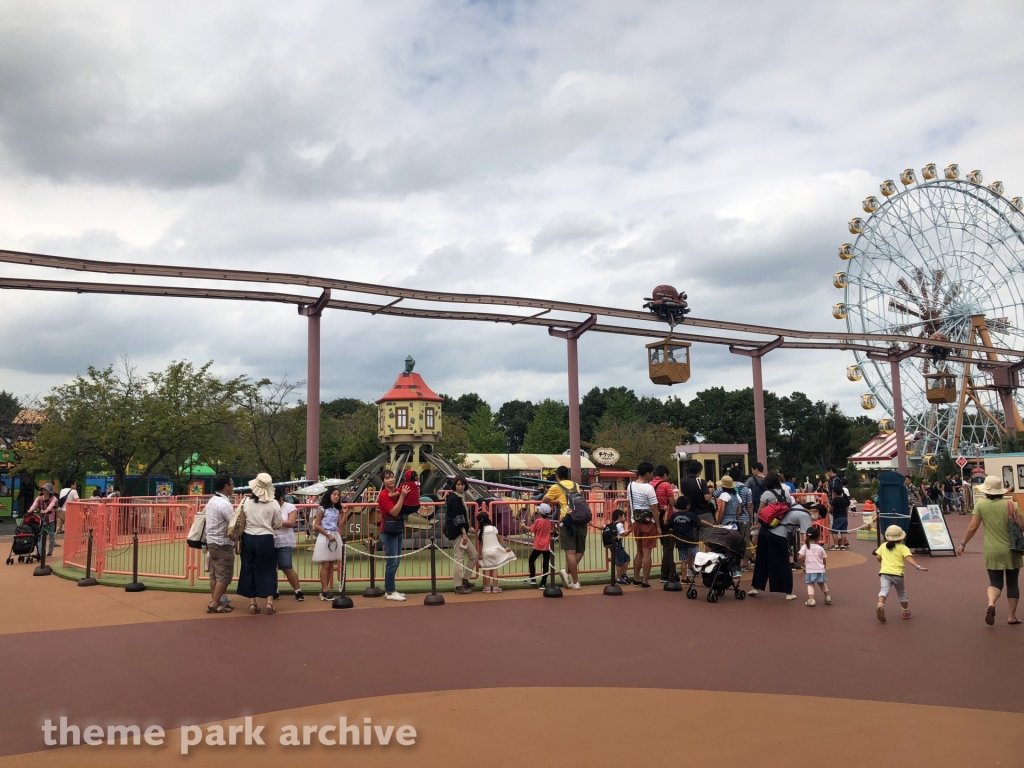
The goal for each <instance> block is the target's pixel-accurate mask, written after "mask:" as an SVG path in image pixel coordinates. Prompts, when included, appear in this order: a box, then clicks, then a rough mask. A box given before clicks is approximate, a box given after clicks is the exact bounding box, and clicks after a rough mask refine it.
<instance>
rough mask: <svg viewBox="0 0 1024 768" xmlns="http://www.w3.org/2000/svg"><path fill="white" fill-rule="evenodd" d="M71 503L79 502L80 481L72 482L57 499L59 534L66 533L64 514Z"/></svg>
mask: <svg viewBox="0 0 1024 768" xmlns="http://www.w3.org/2000/svg"><path fill="white" fill-rule="evenodd" d="M69 501H78V481H77V480H72V481H71V482H70V483H68V487H67V488H65V489H64V490H62V491H61V492H60V496H58V497H57V533H64V514H65V509H66V506H65V505H66V504H67V503H68V502H69Z"/></svg>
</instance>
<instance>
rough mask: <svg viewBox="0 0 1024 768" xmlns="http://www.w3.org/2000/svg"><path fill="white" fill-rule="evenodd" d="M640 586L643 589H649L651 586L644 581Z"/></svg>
mask: <svg viewBox="0 0 1024 768" xmlns="http://www.w3.org/2000/svg"><path fill="white" fill-rule="evenodd" d="M640 586H641V587H643V588H644V589H650V588H651V585H650V584H648V583H647V582H646V581H645V582H644V583H643V584H641V585H640Z"/></svg>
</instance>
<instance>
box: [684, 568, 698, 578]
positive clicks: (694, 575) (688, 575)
mask: <svg viewBox="0 0 1024 768" xmlns="http://www.w3.org/2000/svg"><path fill="white" fill-rule="evenodd" d="M686 578H687V579H688V580H690V581H693V580H694V579H695V578H697V574H696V573H694V572H693V571H692V570H689V569H687V571H686Z"/></svg>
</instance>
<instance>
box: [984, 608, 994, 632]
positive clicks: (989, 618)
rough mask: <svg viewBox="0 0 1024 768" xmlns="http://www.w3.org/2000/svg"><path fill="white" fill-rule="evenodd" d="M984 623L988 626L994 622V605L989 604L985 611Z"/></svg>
mask: <svg viewBox="0 0 1024 768" xmlns="http://www.w3.org/2000/svg"><path fill="white" fill-rule="evenodd" d="M985 623H986V624H988V625H989V626H990V627H991V626H992V625H993V624H995V623H996V607H995V606H994V605H990V606H989V607H988V609H987V610H986V611H985Z"/></svg>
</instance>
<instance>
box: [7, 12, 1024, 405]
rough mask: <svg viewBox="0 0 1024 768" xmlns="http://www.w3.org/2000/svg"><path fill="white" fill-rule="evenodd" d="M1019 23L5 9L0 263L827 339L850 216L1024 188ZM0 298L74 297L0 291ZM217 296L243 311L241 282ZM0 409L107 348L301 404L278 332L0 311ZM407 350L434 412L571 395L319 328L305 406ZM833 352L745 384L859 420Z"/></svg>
mask: <svg viewBox="0 0 1024 768" xmlns="http://www.w3.org/2000/svg"><path fill="white" fill-rule="evenodd" d="M1022 29H1024V6H1022V5H1021V4H1019V3H1010V2H1006V3H988V2H972V3H954V2H934V1H932V2H921V3H911V2H901V3H885V4H882V3H878V4H873V5H872V4H864V3H860V4H849V3H847V4H840V3H807V2H790V3H787V2H772V3H762V2H750V3H741V2H733V3H710V2H708V3H695V2H660V3H658V2H656V3H641V2H629V3H618V2H589V3H586V2H584V3H578V2H567V1H565V0H558V2H553V1H552V2H546V3H511V2H509V3H504V2H478V3H457V2H438V3H429V2H418V3H413V2H409V3H403V2H383V3H382V2H366V3H356V2H325V3H316V2H291V3H286V4H282V3H260V2H251V0H249V1H247V2H244V3H230V2H217V3H209V2H203V3H198V2H195V3H190V2H175V3H145V2H139V1H138V0H132V2H126V3H117V2H104V3H92V4H81V3H80V4H70V3H47V2H40V1H39V0H32V1H31V2H27V1H26V2H0V212H2V213H0V247H3V248H9V249H16V250H26V251H36V252H43V253H51V254H57V255H64V256H82V257H87V258H96V259H110V260H122V261H139V262H152V263H176V264H188V265H195V266H213V265H216V266H222V267H229V268H250V269H266V270H278V271H289V272H304V273H308V274H315V275H324V276H331V277H338V278H349V279H355V280H363V281H369V282H378V283H388V284H397V285H402V286H408V287H423V288H434V289H441V290H453V291H461V292H482V293H507V294H514V295H526V296H534V297H541V298H550V299H564V300H571V301H580V302H589V303H597V304H606V305H612V306H619V307H628V308H632V309H639V308H640V307H641V304H642V303H643V298H644V297H646V296H649V295H650V293H649V291H650V289H651V288H652V287H653V286H654V285H657V284H659V283H670V284H673V285H675V286H676V287H678V288H680V289H682V290H686V291H687V292H688V293H689V296H690V305H691V307H692V309H693V313H694V315H695V316H699V317H707V318H720V319H727V320H734V321H742V322H752V323H765V324H775V325H782V326H787V327H795V328H804V329H811V330H835V329H836V326H837V325H838V321H836V320H834V319H833V318H832V316H831V305H832V304H833V303H834V302H836V301H839V300H840V298H841V295H840V293H839V292H838V291H836V290H835V288H833V287H832V284H831V276H832V274H833V273H834V272H836V271H838V270H839V269H841V262H840V261H839V260H838V258H837V256H836V248H837V246H838V245H839V244H840V243H842V242H845V241H848V240H850V239H851V236H850V235H849V233H848V231H847V228H846V226H847V222H848V220H849V219H850V218H851V217H853V216H857V215H862V213H861V210H860V205H859V203H860V200H861V199H863V198H864V197H865V196H866V195H870V194H878V184H879V182H880V181H882V180H884V179H886V178H895V177H896V176H897V175H898V173H899V172H900V171H901V170H902V169H904V168H906V167H913V168H920V167H921V166H923V165H924V164H926V163H928V162H935V163H937V164H939V166H940V167H942V166H944V165H947V164H949V163H952V162H956V163H959V164H960V165H961V167H962V168H963V169H964V171H965V172H966V171H967V170H969V169H974V168H980V169H982V170H983V171H984V173H985V176H986V179H987V180H994V179H1001V180H1002V181H1003V182H1004V184H1005V185H1006V189H1007V195H1008V196H1013V195H1018V194H1024V153H1022V151H1021V150H1022V145H1024V131H1022V130H1021V125H1022V122H1024V97H1022V90H1021V86H1020V83H1021V75H1022V71H1024V46H1022V45H1021V43H1020V34H1021V30H1022ZM0 274H2V275H7V276H22V275H36V276H46V277H49V278H51V279H54V278H56V279H86V280H98V279H102V278H100V277H99V276H88V275H84V276H82V275H77V274H75V273H70V272H57V273H45V272H43V271H39V270H30V269H25V268H16V267H11V266H9V265H0ZM236 287H237V286H236ZM0 318H2V322H3V329H4V333H3V335H2V338H3V347H4V355H3V359H2V360H0V388H3V389H8V390H13V391H14V392H16V393H18V394H22V395H28V394H33V393H34V394H41V393H44V392H45V391H46V390H47V389H49V388H50V387H51V386H53V385H56V384H59V383H61V382H63V381H66V380H67V379H68V378H70V377H72V376H74V375H75V374H76V373H78V372H84V371H85V368H86V367H87V366H88V365H97V366H103V365H106V364H108V363H111V362H113V361H115V360H117V358H118V357H119V356H121V355H122V354H127V355H129V356H130V358H131V359H132V361H133V362H134V363H135V364H137V365H138V366H139V367H140V368H142V369H143V370H152V369H155V368H159V367H163V366H164V365H165V364H166V363H167V362H168V361H170V360H174V359H182V358H187V359H190V360H193V361H195V362H203V361H206V360H210V359H212V360H214V361H215V364H216V369H217V370H218V371H219V372H221V373H224V374H230V375H237V374H239V373H248V374H250V375H252V376H268V377H271V378H275V379H277V378H280V377H282V376H285V375H287V376H288V377H289V378H291V379H293V380H294V379H302V378H305V365H306V359H305V358H306V351H305V343H306V328H305V322H306V321H305V319H304V318H301V317H299V316H298V315H297V314H296V311H295V308H294V307H290V306H277V305H260V304H238V303H233V302H213V301H201V300H177V299H158V298H150V299H142V298H135V299H133V298H112V297H100V296H72V295H62V294H44V293H23V292H13V291H7V292H0ZM643 344H644V341H642V340H639V339H631V338H625V337H622V338H619V337H609V336H604V335H599V334H590V335H587V336H584V337H583V339H582V340H581V341H580V364H581V389H582V390H583V391H584V392H585V391H586V390H587V389H589V388H590V387H592V386H617V385H626V386H629V387H632V388H633V389H635V390H636V391H637V393H639V394H656V395H665V394H667V393H668V392H669V391H671V392H672V393H673V394H678V395H680V396H681V397H683V398H684V399H689V397H691V396H692V395H693V393H695V392H697V391H699V390H701V389H704V388H707V387H709V386H717V385H724V386H727V387H730V388H731V387H740V386H749V384H750V364H749V361H748V360H747V359H746V358H738V357H735V356H731V355H729V354H728V352H726V351H725V350H724V349H723V348H720V347H712V346H707V345H704V346H699V347H695V349H694V351H693V375H692V378H691V379H690V381H689V383H688V384H685V385H682V386H677V387H674V388H672V390H668V389H667V388H664V387H657V386H655V385H653V384H651V383H650V381H649V380H648V378H647V375H646V362H645V356H644V350H643ZM407 354H412V355H413V357H415V358H416V359H417V361H418V365H417V371H419V372H420V373H422V374H423V375H424V377H425V378H426V380H427V382H428V383H429V384H430V385H431V386H433V387H434V388H435V389H436V390H439V391H443V392H448V393H452V394H458V393H462V392H467V391H476V392H479V393H480V394H481V395H482V396H483V397H484V398H485V399H487V400H488V401H489V402H490V403H491V404H492V405H493V406H494V407H498V406H499V405H500V404H501V403H502V402H504V401H505V400H507V399H510V398H514V397H518V398H528V399H532V400H537V399H541V398H544V397H555V398H560V399H564V398H565V397H566V379H565V373H564V370H565V343H564V342H563V341H560V340H558V339H553V338H550V337H549V336H548V335H547V333H546V332H545V331H544V330H543V329H538V328H526V327H522V326H518V327H515V328H511V327H507V326H491V325H482V324H462V323H457V322H445V323H441V322H435V321H408V320H398V319H392V318H385V317H380V316H377V317H367V316H364V315H358V314H348V313H341V312H336V311H330V312H328V313H327V314H326V315H325V317H324V320H323V364H324V366H323V384H322V386H323V389H322V395H323V398H324V399H332V398H334V397H340V396H349V397H360V398H365V399H373V398H376V397H378V396H380V395H381V394H383V392H385V391H386V390H387V389H388V388H389V386H390V385H391V383H392V382H393V380H394V378H395V376H396V375H397V374H398V372H400V371H401V369H402V361H403V359H404V358H405V356H406V355H407ZM851 362H852V359H851V356H850V355H849V354H844V353H839V352H829V351H825V352H799V351H791V352H775V353H772V354H771V355H770V356H769V357H767V358H765V365H764V370H765V384H766V386H768V387H769V388H771V389H774V390H775V391H777V392H780V393H788V392H790V391H792V390H794V389H799V390H802V391H804V392H806V393H807V394H809V395H810V396H811V397H813V398H816V399H817V398H823V399H828V400H838V401H839V402H840V403H841V404H842V405H843V407H844V409H846V410H847V411H848V412H849V413H859V412H860V410H859V408H858V401H859V396H860V394H861V392H862V391H863V389H862V388H861V387H860V386H859V385H857V384H851V383H849V382H847V381H846V378H845V376H844V369H845V366H846V365H848V364H850V363H851Z"/></svg>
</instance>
